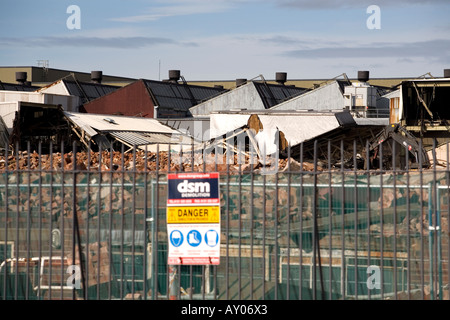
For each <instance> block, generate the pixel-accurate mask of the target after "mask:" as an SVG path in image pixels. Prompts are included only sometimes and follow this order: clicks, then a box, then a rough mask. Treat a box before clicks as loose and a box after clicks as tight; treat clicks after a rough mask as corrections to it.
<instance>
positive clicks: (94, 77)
mask: <svg viewBox="0 0 450 320" xmlns="http://www.w3.org/2000/svg"><path fill="white" fill-rule="evenodd" d="M102 80H103V72H102V71H91V81H92V82H93V83H102Z"/></svg>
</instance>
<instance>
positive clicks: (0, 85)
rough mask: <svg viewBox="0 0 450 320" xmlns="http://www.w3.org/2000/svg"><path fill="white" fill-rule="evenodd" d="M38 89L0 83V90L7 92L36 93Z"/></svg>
mask: <svg viewBox="0 0 450 320" xmlns="http://www.w3.org/2000/svg"><path fill="white" fill-rule="evenodd" d="M37 89H39V87H34V86H26V85H21V84H14V83H4V82H1V81H0V90H8V91H36V90H37Z"/></svg>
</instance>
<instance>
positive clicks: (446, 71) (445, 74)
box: [444, 69, 450, 78]
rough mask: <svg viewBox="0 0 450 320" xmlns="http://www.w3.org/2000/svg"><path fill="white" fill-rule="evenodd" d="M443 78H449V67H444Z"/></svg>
mask: <svg viewBox="0 0 450 320" xmlns="http://www.w3.org/2000/svg"><path fill="white" fill-rule="evenodd" d="M444 78H450V69H444Z"/></svg>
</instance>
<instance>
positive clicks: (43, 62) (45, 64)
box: [37, 60, 50, 81]
mask: <svg viewBox="0 0 450 320" xmlns="http://www.w3.org/2000/svg"><path fill="white" fill-rule="evenodd" d="M37 63H38V67H40V68H42V71H43V74H42V77H43V79H42V80H43V81H47V75H48V66H49V65H50V63H49V60H38V61H37Z"/></svg>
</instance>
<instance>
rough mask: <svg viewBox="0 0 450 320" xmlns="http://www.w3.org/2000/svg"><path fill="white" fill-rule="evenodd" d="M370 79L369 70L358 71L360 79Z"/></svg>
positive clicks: (364, 80) (363, 80) (365, 80)
mask: <svg viewBox="0 0 450 320" xmlns="http://www.w3.org/2000/svg"><path fill="white" fill-rule="evenodd" d="M368 80H369V71H358V81H360V82H367V81H368Z"/></svg>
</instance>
